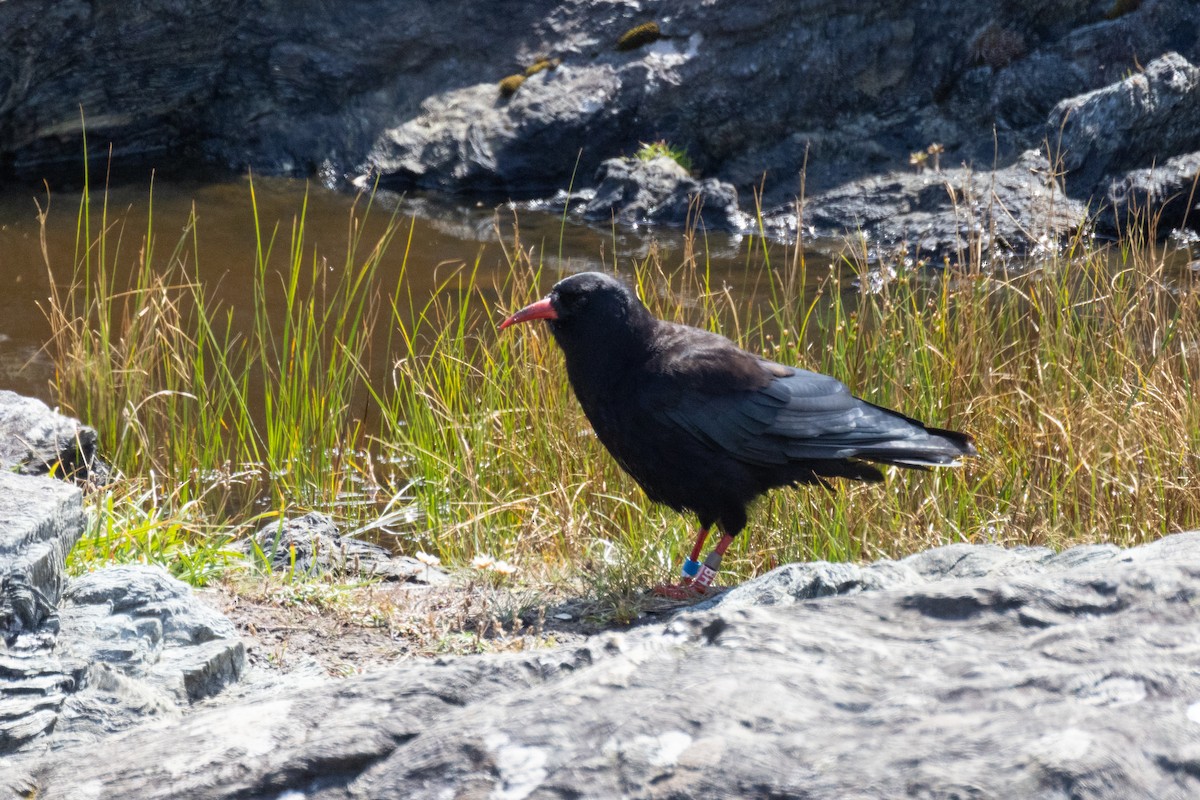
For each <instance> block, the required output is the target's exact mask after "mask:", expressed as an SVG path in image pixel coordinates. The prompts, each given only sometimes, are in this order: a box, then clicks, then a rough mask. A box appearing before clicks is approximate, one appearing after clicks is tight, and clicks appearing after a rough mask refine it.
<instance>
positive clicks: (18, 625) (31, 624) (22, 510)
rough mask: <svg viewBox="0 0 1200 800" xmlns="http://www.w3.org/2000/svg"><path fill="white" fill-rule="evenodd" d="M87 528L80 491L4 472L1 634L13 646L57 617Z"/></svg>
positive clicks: (0, 491)
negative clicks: (71, 556) (70, 561)
mask: <svg viewBox="0 0 1200 800" xmlns="http://www.w3.org/2000/svg"><path fill="white" fill-rule="evenodd" d="M0 441H2V439H0ZM84 525H85V519H84V513H83V495H82V493H81V492H80V490H79V489H77V488H75V487H74V486H71V485H70V484H67V483H64V482H62V481H56V480H51V479H49V478H41V477H35V476H30V475H18V474H15V473H13V472H9V471H5V470H0V635H3V636H4V637H5V639H7V640H9V644H10V646H11V645H12V644H13V642H12V641H11V640H12V637H14V636H16V635H19V634H21V633H32V632H35V631H37V630H38V629H39V628H40V626H41V625H42V623H44V622H46V621H47V618H48V617H49V616H50V615H51V614H52V613H53V611H54V606H56V605H57V603H58V600H59V596H60V595H61V593H62V587H63V581H64V574H63V569H64V567H65V565H66V559H67V553H69V552H70V550H71V548H72V547H74V546H75V543H76V542H77V541H79V537H80V536H81V535H82V534H83V529H84Z"/></svg>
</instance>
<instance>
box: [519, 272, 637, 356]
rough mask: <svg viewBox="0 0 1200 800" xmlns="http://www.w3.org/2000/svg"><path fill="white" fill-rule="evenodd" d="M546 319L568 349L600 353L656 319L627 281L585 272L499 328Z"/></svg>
mask: <svg viewBox="0 0 1200 800" xmlns="http://www.w3.org/2000/svg"><path fill="white" fill-rule="evenodd" d="M535 319H544V320H546V321H547V322H548V323H549V325H550V332H551V333H553V334H554V338H555V339H556V340H557V341H558V343H559V345H560V346H561V347H562V348H563V350H564V352H566V354H567V356H568V359H570V357H571V356H572V355H573V354H574V353H576V352H584V351H591V352H596V351H599V350H603V349H606V348H607V347H611V346H617V347H620V346H625V345H626V344H627V340H628V339H629V338H630V337H629V335H630V334H633V335H634V336H633V338H635V339H636V332H637V329H638V328H640V327H641V326H642V325H643V324H644V323H645V322H646V321H652V320H653V318H652V317H651V316H650V312H648V311H647V310H646V307H645V306H643V305H642V302H641V301H640V300H638V298H637V295H636V294H634V293H633V290H631V289H630V288H629V287H628V286H626V285H625V284H623V283H621V281H619V280H617V279H616V278H614V277H612V276H610V275H604V274H602V273H599V272H581V273H579V274H578V275H572V276H571V277H569V278H564V279H563V280H561V281H559V282H558V283H556V284H555V285H554V288H552V289H551V290H550V294H548V295H546V296H545V297H544V298H542V299H541V300H538V301H537V302H536V303H531V304H529V305H527V306H525V307H524V308H522V309H521V310H520V311H518V312H517V313H515V314H513V315H512V316H511V317H509V318H508V319H506V320H504V322H502V323H500V330H504V329H505V328H507V327H509V326H510V325H516V324H517V323H519V322H530V321H532V320H535Z"/></svg>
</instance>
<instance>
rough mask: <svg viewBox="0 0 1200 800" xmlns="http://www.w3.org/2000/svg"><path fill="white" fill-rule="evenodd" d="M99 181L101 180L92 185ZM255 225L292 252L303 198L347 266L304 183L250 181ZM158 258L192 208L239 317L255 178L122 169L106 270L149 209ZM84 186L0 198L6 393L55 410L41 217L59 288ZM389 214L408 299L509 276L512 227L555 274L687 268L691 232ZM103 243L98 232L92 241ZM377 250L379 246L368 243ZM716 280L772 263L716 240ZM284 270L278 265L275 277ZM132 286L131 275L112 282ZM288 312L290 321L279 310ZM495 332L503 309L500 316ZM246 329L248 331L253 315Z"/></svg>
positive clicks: (135, 236)
mask: <svg viewBox="0 0 1200 800" xmlns="http://www.w3.org/2000/svg"><path fill="white" fill-rule="evenodd" d="M94 182H95V177H94V176H93V185H94ZM253 186H254V192H255V195H256V197H257V202H258V210H259V218H260V220H261V222H262V224H263V226H264V228H270V227H272V226H275V225H278V226H279V234H278V235H279V237H280V243H279V244H278V245H277V247H279V248H281V249H283V250H286V248H287V243H288V236H289V235H290V229H291V225H292V221H293V219H294V218H295V217H296V216H297V215H298V214H299V213H300V211H301V208H302V207H303V205H304V199H305V194H306V192H307V196H308V205H307V212H306V219H305V226H304V227H305V235H306V238H307V241H308V242H309V251H308V252H310V253H311V252H314V251H315V252H316V253H317V255H318V257H327V258H328V259H329V262H330V263H331V264H340V263H342V257H343V256H342V254H343V253H344V250H345V245H346V241H347V232H348V223H349V220H350V214H351V210H352V207H353V205H354V203H355V198H354V197H353V196H351V195H348V194H345V193H339V192H334V191H330V190H327V189H325V188H323V187H321V186H319V185H316V184H310V183H307V182H305V181H298V180H289V179H279V178H261V177H256V178H254V180H253ZM103 200H104V198H103V196H102V193H101V192H99V191H97V190H96V189H95V188H93V198H92V219H93V226H96V225H97V224H98V223H97V222H96V221H97V220H98V219H99V218H100V212H101V208H100V204H101V203H102V202H103ZM151 201H152V204H153V205H152V217H153V225H154V227H153V230H154V236H155V242H156V243H155V251H156V254H157V255H156V260H157V262H158V263H162V262H164V261H165V257H166V256H167V255H168V254H169V252H170V250H171V249H173V248H174V247H175V245H176V243H177V242H178V241H179V239H180V237H181V235H182V234H183V232H184V229H185V227H186V224H187V221H188V217H189V213H190V211H191V209H192V207H193V204H194V206H195V209H196V213H197V217H198V222H197V232H198V233H197V237H198V242H199V247H198V252H199V257H198V262H199V263H198V265H197V267H198V272H199V274H200V276H201V280H202V281H203V282H204V283H205V284H207V288H209V289H210V290H213V291H214V292H215V294H216V298H217V299H218V300H219V301H221V302H223V303H225V304H228V306H229V307H231V308H232V309H233V310H234V313H235V317H237V315H238V309H239V308H242V309H245V310H248V309H247V308H246V307H247V305H248V304H247V303H246V302H245V298H249V297H250V296H251V287H252V283H251V281H252V279H253V274H254V265H255V246H256V245H255V242H256V239H255V231H254V217H253V214H252V209H251V186H250V179H249V178H248V177H245V176H215V177H214V176H195V175H187V176H173V177H165V178H164V177H162V176H161V175H160V176H155V177H154V178H153V192H151V173H150V171H149V170H145V171H144V172H141V173H138V171H137V170H130V169H127V170H126V171H125V173H124V174H122V175H121V176H120V181H119V182H116V181H114V182H113V185H111V186H110V188H109V190H108V192H107V214H108V220H109V225H110V235H109V241H110V247H111V248H115V249H116V252H117V255H116V256H115V257H114V258H111V259H110V261H111V262H112V263H114V264H115V266H116V268H117V270H118V272H119V273H120V271H125V272H126V273H128V272H129V271H131V270H132V269H133V268H134V267H135V266H136V264H137V262H138V253H139V250H140V248H141V247H142V242H143V241H144V238H145V234H146V226H147V211H148V209H150V207H151ZM79 202H80V192H79V189H78V188H74V189H71V188H64V189H62V190H56V189H54V190H51V191H50V192H49V193H47V190H46V187H45V186H37V185H23V186H15V187H14V186H9V187H5V188H4V189H3V190H2V191H0V286H3V289H0V388H8V389H12V390H15V391H18V392H21V393H24V394H29V395H33V396H36V397H40V398H42V399H44V400H46V401H48V402H52V401H53V397H52V396H51V391H50V380H51V378H52V377H53V366H52V364H51V363H50V360H49V359H48V358H47V356H46V355H45V353H44V352H43V347H44V345H45V343H46V341H47V339H48V338H49V335H50V330H49V325H48V323H47V320H46V316H45V314H44V313H43V310H42V309H43V307H44V305H45V302H46V298H47V297H48V295H49V277H48V271H47V265H46V260H47V259H46V258H44V257H43V239H42V235H43V229H42V225H41V223H40V222H39V219H38V213H39V205H40V207H41V208H43V209H48V213H47V215H46V223H45V227H44V235H45V252H46V253H48V255H49V260H50V262H51V265H52V266H53V268H54V272H55V274H56V276H59V280H65V279H66V277H67V276H68V275H69V274H70V271H71V264H72V261H73V260H74V255H73V254H74V250H75V242H76V235H77V231H76V228H77V220H78V217H79V214H78V212H79ZM377 203H378V204H379V205H380V206H382V207H381V208H377V209H375V210H373V211H372V213H371V215H370V217H369V218H368V222H369V224H371V225H374V226H376V227H377V229H378V230H379V231H382V230H383V226H384V223H385V222H386V220H387V218H388V216H389V214H390V211H391V210H392V209H395V208H397V206H398V210H399V214H400V217H401V219H402V220H409V219H411V220H412V223H413V225H414V226H415V229H414V231H413V235H412V250H411V252H410V253H409V255H408V270H407V280H408V281H409V282H410V288H411V290H412V293H413V296H414V298H416V299H418V300H419V299H420V298H421V297H422V295H423V294H428V293H431V292H433V291H434V287H435V285H436V284H437V281H438V280H439V279H444V278H445V277H446V275H447V274H449V271H450V270H453V269H456V268H459V267H462V266H464V265H472V264H474V263H475V261H476V259H478V263H479V267H480V272H481V274H482V276H483V278H484V281H483V283H484V284H485V285H486V284H489V283H490V279H491V278H492V277H493V276H500V275H502V274H503V273H504V272H505V271H506V270H507V269H508V267H507V261H506V258H505V255H504V252H503V249H502V246H501V245H502V242H503V243H505V244H511V242H512V239H513V223H514V221H516V222H517V223H518V225H519V231H520V240H521V243H522V245H523V246H524V247H525V248H527V249H528V248H533V249H534V261H535V262H537V261H538V260H541V262H542V263H544V264H545V265H547V267H548V268H549V269H548V270H547V272H548V279H553V277H554V275H555V274H562V273H571V272H578V271H582V270H586V269H610V270H611V269H612V268H613V265H614V264H615V265H616V266H617V267H618V269H621V270H623V271H628V270H629V268H630V265H631V264H632V262H633V260H635V259H642V258H644V257H645V256H646V254H647V252H648V251H649V249H650V248H651V247H657V248H658V249H659V252H660V253H662V254H663V259H662V261H663V264H664V265H665V266H666V267H667V268H672V267H674V266H675V265H677V264H678V263H679V262H680V260H681V259H682V253H683V232H682V231H678V230H671V229H655V230H645V229H643V230H604V229H602V228H600V227H596V226H590V225H584V224H580V223H576V222H567V223H564V222H563V220H562V219H561V218H560V217H559V216H557V215H554V214H548V213H544V212H534V211H520V212H517V211H514V210H513V209H512V207H510V206H509V204H507V203H500V204H498V205H485V204H477V205H463V204H461V203H456V202H454V201H453V199H446V198H436V197H428V196H412V195H406V196H399V195H391V194H386V193H384V194H383V195H381V196H380V197H379V198H377ZM407 229H408V223H407V221H406V222H405V224H404V225H403V230H402V233H401V234H400V236H399V237H398V238H397V239H396V240H395V241H394V242H393V245H392V247H391V248H390V249H389V251H388V253H387V256H386V258H385V259H384V261H383V263H382V264H381V266H380V270H379V273H378V276H379V280H380V281H381V282H383V283H384V284H385V286H384V288H390V287H391V286H392V285H394V284H395V282H396V281H397V280H398V277H399V274H400V268H401V262H402V259H403V257H404V241H403V239H404V238H405V237H407V234H408V231H407ZM93 235H94V232H93ZM368 241H371V240H370V237H368ZM702 247H703V249H705V250H706V251H707V255H708V260H709V267H710V269H711V270H712V272H713V274H714V275H715V276H718V277H720V278H721V280H723V281H724V282H725V283H727V284H728V285H729V286H730V287H731V289H732V290H733V291H735V292H738V291H745V292H752V291H753V288H754V287H755V286H757V285H760V284H761V281H762V265H763V263H764V254H763V252H762V243H761V242H758V241H755V240H752V239H747V238H742V237H733V236H729V235H726V234H715V235H714V234H710V235H708V236H707V241H706V242H705V243H704V244H703V245H702ZM769 252H770V258H771V259H773V260H775V259H778V260H779V263H782V260H783V259H785V258H787V252H788V248H786V247H785V246H783V245H781V244H774V245H771V246H770V248H769ZM285 260H286V259H282V258H281V259H278V262H279V263H280V265H282V264H283V262H284V261H285ZM116 281H117V285H123V284H124V281H125V275H123V274H118V275H117V276H116ZM279 312H280V314H282V313H283V309H279ZM494 312H495V314H496V316H497V321H498V320H499V310H498V309H496V310H494ZM246 322H247V323H248V322H249V318H248V317H247V319H246Z"/></svg>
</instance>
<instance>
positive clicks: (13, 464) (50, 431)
mask: <svg viewBox="0 0 1200 800" xmlns="http://www.w3.org/2000/svg"><path fill="white" fill-rule="evenodd" d="M0 470H13V471H16V472H18V473H20V474H22V475H54V476H55V477H59V478H72V479H74V480H77V481H91V482H93V483H104V482H105V481H106V480H107V479H108V465H106V464H105V463H104V461H103V460H102V459H100V458H99V457H98V456H97V454H96V431H95V430H94V429H93V428H89V427H88V426H87V425H83V424H81V423H80V422H79V420H77V419H73V418H71V417H66V416H63V415H62V414H59V413H58V412H56V411H51V410H50V409H49V408H48V407H47V406H46V404H45V403H43V402H42V401H41V400H36V399H34V398H32V397H23V396H21V395H19V394H16V393H15V392H10V391H8V390H6V389H0Z"/></svg>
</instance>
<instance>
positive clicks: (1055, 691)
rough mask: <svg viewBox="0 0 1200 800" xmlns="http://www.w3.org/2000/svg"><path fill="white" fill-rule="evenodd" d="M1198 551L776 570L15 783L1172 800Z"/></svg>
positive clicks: (80, 790)
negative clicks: (630, 624) (681, 602)
mask: <svg viewBox="0 0 1200 800" xmlns="http://www.w3.org/2000/svg"><path fill="white" fill-rule="evenodd" d="M1198 576H1200V532H1197V533H1188V534H1179V535H1175V536H1170V537H1167V538H1165V539H1163V540H1161V541H1158V542H1155V543H1153V544H1149V545H1146V546H1143V547H1138V548H1134V549H1132V550H1127V551H1125V550H1120V549H1118V548H1115V547H1107V546H1085V547H1081V548H1075V549H1072V550H1068V551H1066V552H1064V553H1061V554H1055V553H1052V552H1050V551H1048V550H1044V549H1041V548H1019V549H1016V550H1005V549H1002V548H998V547H990V546H970V545H951V546H949V547H945V548H938V549H935V550H932V551H929V552H927V553H922V554H918V555H916V556H913V557H911V558H908V559H904V560H902V561H898V562H890V561H885V562H880V563H878V564H875V565H870V566H866V567H855V566H853V565H821V564H818V565H792V566H789V567H784V568H781V569H780V570H777V571H776V572H774V573H771V574H769V575H766V576H763V577H762V578H759V579H757V580H755V581H751V582H748V583H747V584H744V585H743V586H741V587H739V588H737V589H735V590H733V591H730V592H727V593H725V594H723V595H722V596H721V597H719V598H716V599H715V601H714V602H711V603H709V604H708V605H707V606H706V607H703V608H695V609H691V610H687V611H684V612H682V613H679V614H677V615H676V616H675V617H674V618H673V619H671V620H670V621H668V622H667V623H666V624H658V625H647V626H644V627H642V628H639V629H635V630H632V631H630V632H628V633H624V634H620V633H617V634H607V635H602V636H598V637H594V638H593V639H591V640H589V641H587V642H586V643H584V644H582V645H579V646H575V647H569V648H561V649H557V650H546V651H534V652H527V653H519V654H507V655H494V656H479V657H465V658H457V659H443V660H439V661H435V662H422V663H416V664H411V665H405V666H401V667H396V668H392V669H387V670H383V671H380V672H378V673H375V674H371V675H365V676H361V677H357V678H350V679H347V680H344V681H340V682H326V683H324V684H323V685H313V684H308V685H307V686H306V688H305V691H304V692H302V693H297V694H293V695H287V696H278V695H276V696H272V697H269V698H260V699H257V700H254V699H251V700H247V701H244V702H240V703H238V704H237V705H231V706H226V707H213V708H209V709H204V710H199V711H196V712H194V713H191V714H189V715H186V716H184V717H183V718H182V719H181V720H178V721H176V722H172V723H170V724H169V725H165V724H161V723H160V724H156V725H153V726H145V727H142V728H139V729H134V730H131V731H128V732H126V733H124V734H122V735H120V737H119V738H117V739H113V740H110V741H104V742H100V743H94V744H80V745H77V746H73V747H68V748H65V749H62V750H60V751H57V752H55V753H54V754H53V755H52V756H45V757H25V758H23V759H21V760H19V761H17V762H14V763H13V765H12V768H11V769H10V770H9V771H8V772H7V773H6V776H5V780H6V782H7V786H8V787H9V788H11V789H12V790H13V791H15V792H16V791H20V792H34V793H36V795H37V797H39V798H40V800H53V798H76V797H91V796H136V797H142V798H147V799H148V800H154V799H155V798H183V797H187V798H197V799H199V800H205V799H213V798H235V797H249V796H291V795H293V794H295V795H297V796H299V795H303V796H305V797H308V798H313V799H314V800H325V799H328V798H354V797H362V798H368V797H411V798H434V797H467V796H470V797H474V796H479V797H483V796H489V797H528V798H535V797H564V796H569V797H630V798H654V797H676V798H686V797H811V798H826V797H827V798H843V797H973V798H1010V797H1022V798H1047V799H1049V798H1060V797H1080V798H1113V799H1114V800H1116V798H1122V799H1123V798H1131V797H1156V798H1183V797H1191V796H1195V795H1196V794H1197V793H1200V777H1198V776H1197V771H1196V769H1195V762H1196V752H1197V747H1198V746H1200V672H1198V670H1197V668H1196V655H1195V654H1196V653H1197V652H1198V651H1200V577H1198Z"/></svg>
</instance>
